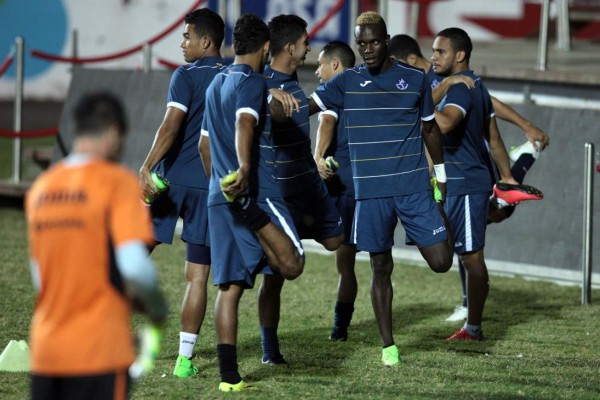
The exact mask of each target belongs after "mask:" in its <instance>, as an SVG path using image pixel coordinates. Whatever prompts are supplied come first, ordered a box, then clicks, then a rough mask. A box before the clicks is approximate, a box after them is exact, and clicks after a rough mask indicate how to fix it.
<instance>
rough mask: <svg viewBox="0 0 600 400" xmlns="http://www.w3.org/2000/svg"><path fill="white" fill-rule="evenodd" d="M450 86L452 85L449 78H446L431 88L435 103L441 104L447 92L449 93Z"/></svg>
mask: <svg viewBox="0 0 600 400" xmlns="http://www.w3.org/2000/svg"><path fill="white" fill-rule="evenodd" d="M450 86H451V85H450V84H449V83H448V80H446V79H444V80H443V81H442V82H440V84H439V85H437V86H436V87H435V88H433V89H431V97H432V98H433V104H435V105H438V104H440V102H441V101H442V99H443V98H444V96H445V95H446V93H448V88H449V87H450Z"/></svg>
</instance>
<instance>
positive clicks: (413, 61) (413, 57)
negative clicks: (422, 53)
mask: <svg viewBox="0 0 600 400" xmlns="http://www.w3.org/2000/svg"><path fill="white" fill-rule="evenodd" d="M406 63H407V64H408V65H412V66H413V67H414V66H415V65H417V56H416V55H414V54H409V55H408V57H407V58H406Z"/></svg>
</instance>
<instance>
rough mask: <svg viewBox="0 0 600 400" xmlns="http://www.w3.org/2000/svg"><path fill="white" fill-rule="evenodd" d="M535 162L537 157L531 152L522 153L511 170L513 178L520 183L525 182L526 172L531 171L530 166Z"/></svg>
mask: <svg viewBox="0 0 600 400" xmlns="http://www.w3.org/2000/svg"><path fill="white" fill-rule="evenodd" d="M534 162H535V158H533V156H532V155H531V154H521V156H520V157H519V158H518V159H517V161H515V163H514V164H513V166H512V168H511V169H510V172H511V173H512V176H513V178H515V180H516V181H517V182H519V183H523V181H524V180H525V174H527V171H529V168H531V166H532V165H533V163H534Z"/></svg>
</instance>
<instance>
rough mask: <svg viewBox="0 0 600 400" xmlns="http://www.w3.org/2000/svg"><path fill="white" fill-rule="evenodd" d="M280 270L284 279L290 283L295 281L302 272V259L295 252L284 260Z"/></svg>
mask: <svg viewBox="0 0 600 400" xmlns="http://www.w3.org/2000/svg"><path fill="white" fill-rule="evenodd" d="M281 270H282V275H283V277H284V278H285V279H287V280H290V281H291V280H294V279H296V278H297V277H299V276H300V275H301V274H302V272H303V271H304V257H303V256H301V255H300V254H298V253H297V252H296V253H295V254H293V255H292V256H291V257H289V258H288V259H287V260H286V262H285V263H284V266H283V268H281ZM283 271H285V272H283Z"/></svg>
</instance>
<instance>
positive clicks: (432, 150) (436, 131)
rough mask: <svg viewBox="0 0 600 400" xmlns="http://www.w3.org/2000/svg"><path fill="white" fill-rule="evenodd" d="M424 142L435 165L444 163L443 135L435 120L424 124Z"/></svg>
mask: <svg viewBox="0 0 600 400" xmlns="http://www.w3.org/2000/svg"><path fill="white" fill-rule="evenodd" d="M423 141H424V143H425V147H426V148H427V152H428V153H429V157H430V158H431V161H432V162H433V164H434V165H439V164H443V163H444V151H443V145H442V134H441V132H440V128H439V127H438V125H437V123H436V121H435V119H434V120H431V121H426V122H423Z"/></svg>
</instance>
